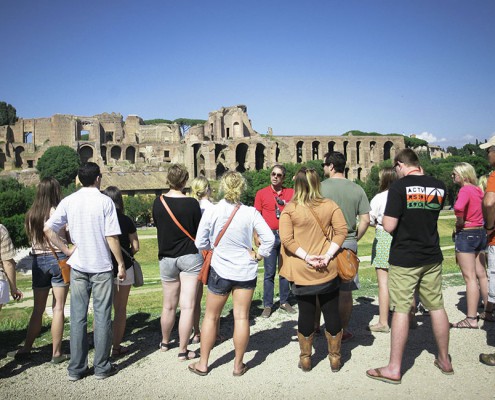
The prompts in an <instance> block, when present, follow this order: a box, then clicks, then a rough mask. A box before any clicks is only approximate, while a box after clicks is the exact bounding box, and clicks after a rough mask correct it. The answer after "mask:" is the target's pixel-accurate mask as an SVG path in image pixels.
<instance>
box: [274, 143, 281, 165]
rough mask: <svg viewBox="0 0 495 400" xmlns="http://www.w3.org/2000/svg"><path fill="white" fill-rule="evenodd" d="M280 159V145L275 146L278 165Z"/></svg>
mask: <svg viewBox="0 0 495 400" xmlns="http://www.w3.org/2000/svg"><path fill="white" fill-rule="evenodd" d="M279 157H280V147H279V146H278V143H276V144H275V162H277V163H278V158H279Z"/></svg>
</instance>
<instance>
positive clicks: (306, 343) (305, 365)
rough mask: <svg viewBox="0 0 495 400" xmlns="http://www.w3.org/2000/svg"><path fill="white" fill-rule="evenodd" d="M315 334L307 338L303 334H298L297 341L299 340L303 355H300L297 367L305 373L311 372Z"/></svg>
mask: <svg viewBox="0 0 495 400" xmlns="http://www.w3.org/2000/svg"><path fill="white" fill-rule="evenodd" d="M313 338H314V333H312V334H311V335H309V336H308V337H305V336H304V335H303V334H302V333H300V332H297V339H298V340H299V348H300V349H301V354H300V355H299V364H298V365H297V366H298V367H299V368H301V369H302V370H303V371H304V372H308V371H311V350H312V348H313Z"/></svg>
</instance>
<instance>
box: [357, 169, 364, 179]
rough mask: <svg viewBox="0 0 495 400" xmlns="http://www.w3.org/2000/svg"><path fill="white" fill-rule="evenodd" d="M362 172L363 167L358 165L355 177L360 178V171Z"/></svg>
mask: <svg viewBox="0 0 495 400" xmlns="http://www.w3.org/2000/svg"><path fill="white" fill-rule="evenodd" d="M362 172H363V169H362V168H361V167H359V168H358V169H357V178H358V179H359V180H361V173H362Z"/></svg>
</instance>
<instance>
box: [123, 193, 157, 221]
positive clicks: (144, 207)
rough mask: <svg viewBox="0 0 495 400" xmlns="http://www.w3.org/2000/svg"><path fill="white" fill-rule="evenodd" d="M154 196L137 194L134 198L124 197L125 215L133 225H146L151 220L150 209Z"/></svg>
mask: <svg viewBox="0 0 495 400" xmlns="http://www.w3.org/2000/svg"><path fill="white" fill-rule="evenodd" d="M153 201H154V196H151V195H142V194H138V195H136V196H124V209H125V214H126V215H127V216H128V217H130V218H131V219H132V220H133V221H134V223H137V224H141V223H144V224H148V223H149V222H150V220H151V208H152V206H153Z"/></svg>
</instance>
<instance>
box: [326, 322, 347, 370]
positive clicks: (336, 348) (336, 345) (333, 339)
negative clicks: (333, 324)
mask: <svg viewBox="0 0 495 400" xmlns="http://www.w3.org/2000/svg"><path fill="white" fill-rule="evenodd" d="M343 332H344V331H343V330H341V331H340V332H339V333H337V334H336V335H335V336H332V335H331V334H330V333H328V332H327V331H326V330H325V336H326V338H327V343H328V359H329V360H330V367H331V368H332V372H339V370H340V367H341V366H342V365H341V363H340V345H341V344H342V333H343Z"/></svg>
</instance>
